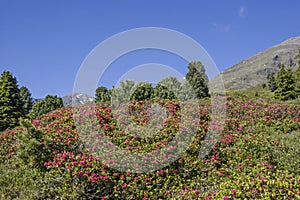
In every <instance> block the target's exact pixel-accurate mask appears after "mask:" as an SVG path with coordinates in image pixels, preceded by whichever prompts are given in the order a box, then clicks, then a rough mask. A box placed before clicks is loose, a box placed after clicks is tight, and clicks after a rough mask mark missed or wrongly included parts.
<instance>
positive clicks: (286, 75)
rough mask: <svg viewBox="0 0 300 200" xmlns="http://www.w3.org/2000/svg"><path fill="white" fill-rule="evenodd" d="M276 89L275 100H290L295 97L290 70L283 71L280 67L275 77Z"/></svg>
mask: <svg viewBox="0 0 300 200" xmlns="http://www.w3.org/2000/svg"><path fill="white" fill-rule="evenodd" d="M276 85H277V89H276V90H275V98H276V99H279V100H290V99H294V98H295V97H296V92H295V79H294V76H293V73H292V71H291V69H287V70H286V69H285V66H284V65H282V67H281V68H280V70H279V71H278V73H277V76H276Z"/></svg>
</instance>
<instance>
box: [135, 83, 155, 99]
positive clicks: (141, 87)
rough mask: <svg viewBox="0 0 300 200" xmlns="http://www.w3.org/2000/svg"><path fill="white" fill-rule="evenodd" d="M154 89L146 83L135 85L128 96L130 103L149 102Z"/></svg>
mask: <svg viewBox="0 0 300 200" xmlns="http://www.w3.org/2000/svg"><path fill="white" fill-rule="evenodd" d="M153 94H154V88H153V87H152V85H151V84H150V83H148V82H145V83H144V82H140V83H138V84H136V86H135V87H134V88H133V91H132V92H131V95H130V100H131V101H143V100H150V99H151V98H152V97H153Z"/></svg>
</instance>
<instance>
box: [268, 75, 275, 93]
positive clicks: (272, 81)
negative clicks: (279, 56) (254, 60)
mask: <svg viewBox="0 0 300 200" xmlns="http://www.w3.org/2000/svg"><path fill="white" fill-rule="evenodd" d="M267 81H268V86H269V89H270V90H271V92H274V91H275V90H276V89H277V85H276V79H275V72H271V73H269V74H268V76H267Z"/></svg>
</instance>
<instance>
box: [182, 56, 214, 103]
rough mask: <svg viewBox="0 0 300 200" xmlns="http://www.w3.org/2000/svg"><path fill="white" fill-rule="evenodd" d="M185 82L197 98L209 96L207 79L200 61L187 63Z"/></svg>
mask: <svg viewBox="0 0 300 200" xmlns="http://www.w3.org/2000/svg"><path fill="white" fill-rule="evenodd" d="M186 80H187V81H188V83H189V84H190V85H191V87H192V88H193V90H194V93H195V94H196V97H197V98H204V97H208V96H209V89H208V77H207V75H206V74H205V69H204V66H203V65H202V63H201V62H200V61H193V62H190V63H189V65H188V72H187V74H186Z"/></svg>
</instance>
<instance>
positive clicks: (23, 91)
mask: <svg viewBox="0 0 300 200" xmlns="http://www.w3.org/2000/svg"><path fill="white" fill-rule="evenodd" d="M20 97H21V101H22V112H23V114H24V115H27V114H28V113H29V112H30V111H31V109H32V104H33V103H32V102H33V101H32V97H31V93H30V91H29V90H28V88H27V87H24V86H23V87H21V88H20Z"/></svg>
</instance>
